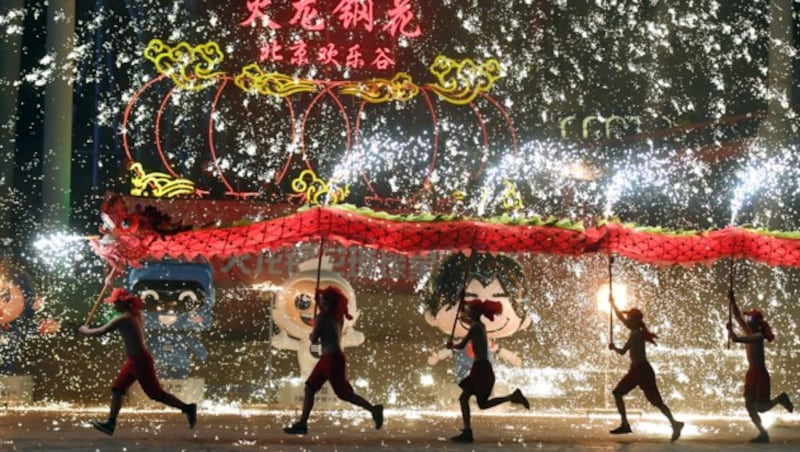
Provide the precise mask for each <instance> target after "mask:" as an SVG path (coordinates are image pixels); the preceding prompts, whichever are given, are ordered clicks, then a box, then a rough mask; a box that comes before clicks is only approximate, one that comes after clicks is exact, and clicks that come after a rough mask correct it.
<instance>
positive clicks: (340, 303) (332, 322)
mask: <svg viewBox="0 0 800 452" xmlns="http://www.w3.org/2000/svg"><path fill="white" fill-rule="evenodd" d="M316 298H317V300H319V315H317V316H316V317H315V318H314V329H313V330H312V331H311V342H317V341H319V342H320V344H321V346H322V355H321V356H320V359H319V361H317V364H316V366H314V370H313V371H311V375H309V377H308V379H307V380H306V386H305V394H304V396H303V412H302V414H301V415H300V419H298V420H297V422H295V423H294V424H292V425H291V426H289V427H285V428H284V429H283V431H284V432H286V433H289V434H292V435H305V434H306V433H308V418H309V416H310V414H311V409H312V408H313V407H314V395H315V394H316V393H317V392H318V391H319V390H320V389H321V388H322V385H323V384H325V382H326V381H330V382H331V387H332V388H333V391H334V392H335V393H336V396H337V397H339V398H340V399H341V400H344V401H346V402H350V403H352V404H353V405H356V406H359V407H361V408H364V409H365V410H367V411H369V412H370V414H372V419H373V421H375V428H376V429H380V428H381V426H382V425H383V405H372V404H371V403H369V402H368V401H366V400H365V399H364V398H363V397H361V396H360V395H358V394H356V393H355V391H353V387H352V386H351V385H350V382H349V381H348V380H347V364H346V361H345V356H344V352H343V351H342V347H341V336H342V326H343V324H344V319H345V318H348V319H351V318H352V317H351V316H350V314H349V313H348V312H347V296H346V295H345V294H344V293H343V292H342V291H341V290H340V289H338V288H336V287H333V286H328V287H326V288H325V289H322V290H321V291H319V293H318V294H316Z"/></svg>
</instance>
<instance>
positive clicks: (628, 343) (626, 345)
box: [608, 338, 631, 355]
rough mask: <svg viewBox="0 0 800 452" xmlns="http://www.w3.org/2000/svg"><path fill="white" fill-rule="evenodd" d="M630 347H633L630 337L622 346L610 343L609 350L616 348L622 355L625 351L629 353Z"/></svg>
mask: <svg viewBox="0 0 800 452" xmlns="http://www.w3.org/2000/svg"><path fill="white" fill-rule="evenodd" d="M630 348H631V340H630V338H628V340H627V341H626V342H625V345H623V346H622V348H619V347H617V346H616V345H614V343H613V342H612V343H610V344H608V349H609V350H614V351H615V352H617V353H619V354H620V355H624V354H625V353H627V352H628V350H630Z"/></svg>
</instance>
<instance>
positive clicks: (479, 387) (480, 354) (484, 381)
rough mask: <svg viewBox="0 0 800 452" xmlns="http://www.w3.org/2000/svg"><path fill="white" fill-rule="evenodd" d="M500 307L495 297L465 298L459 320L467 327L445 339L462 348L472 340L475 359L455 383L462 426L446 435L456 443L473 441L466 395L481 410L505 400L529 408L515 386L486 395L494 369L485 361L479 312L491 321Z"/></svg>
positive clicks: (486, 351)
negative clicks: (457, 338)
mask: <svg viewBox="0 0 800 452" xmlns="http://www.w3.org/2000/svg"><path fill="white" fill-rule="evenodd" d="M502 310H503V305H502V304H500V303H498V302H496V301H484V300H478V299H472V300H469V301H466V302H465V304H464V309H463V310H462V311H461V320H462V321H463V322H469V325H470V327H469V331H468V332H467V335H466V336H465V337H464V339H462V340H461V341H460V342H459V343H458V344H453V342H452V341H448V342H447V348H450V349H453V348H457V349H463V348H464V347H466V346H467V344H472V350H473V352H474V353H475V361H474V362H473V363H472V367H471V368H470V371H469V375H467V376H466V378H464V379H463V380H461V382H459V383H458V385H459V386H461V389H462V391H461V396H459V398H458V401H459V403H460V404H461V418H462V420H463V422H464V429H463V430H462V431H461V434H459V435H456V436H454V437H452V438H450V439H451V440H452V441H455V442H457V443H471V442H472V441H473V437H472V423H471V418H470V411H469V399H470V397H472V396H473V395H474V396H475V398H476V399H477V400H478V407H479V408H480V409H482V410H485V409H488V408H492V407H494V406H497V405H500V404H501V403H506V402H511V403H516V404H519V405H522V406H524V407H525V408H526V409H528V408H530V405H529V404H528V399H526V398H525V396H524V395H522V392H521V391H520V390H519V389H517V390H515V391H514V392H513V393H511V394H509V395H506V396H503V397H494V398H492V399H490V398H489V396H490V395H492V389H493V388H494V370H493V369H492V363H491V362H489V341H488V339H487V337H486V326H485V325H484V324H483V322H481V316H482V315H483V316H486V317H487V318H488V319H489V321H492V320H494V316H495V315H497V314H500V312H501V311H502Z"/></svg>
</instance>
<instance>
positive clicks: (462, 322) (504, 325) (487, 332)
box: [459, 319, 511, 334]
mask: <svg viewBox="0 0 800 452" xmlns="http://www.w3.org/2000/svg"><path fill="white" fill-rule="evenodd" d="M510 321H511V319H506V323H504V324H503V325H502V326H501V327H500V328H495V329H493V330H486V334H491V333H494V332H497V331H500V330H502V329H503V328H505V327H506V326H507V325H508V322H510ZM459 322H460V323H461V327H462V328H464V329H465V330H469V323H467V322H465V321H463V320H459Z"/></svg>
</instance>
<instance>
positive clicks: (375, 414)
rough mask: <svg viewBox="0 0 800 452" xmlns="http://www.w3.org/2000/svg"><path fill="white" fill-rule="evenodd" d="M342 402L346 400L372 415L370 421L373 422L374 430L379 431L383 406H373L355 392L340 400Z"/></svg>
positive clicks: (381, 423)
mask: <svg viewBox="0 0 800 452" xmlns="http://www.w3.org/2000/svg"><path fill="white" fill-rule="evenodd" d="M342 400H346V401H348V402H350V403H352V404H353V405H357V406H360V407H361V408H364V409H365V410H367V411H369V412H370V414H372V420H373V421H375V428H376V429H380V428H381V426H382V425H383V405H373V404H371V403H369V402H367V401H366V399H364V398H363V397H361V396H360V395H358V394H356V393H355V392H354V393H352V394H350V395H349V396H347V397H345V398H342Z"/></svg>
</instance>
